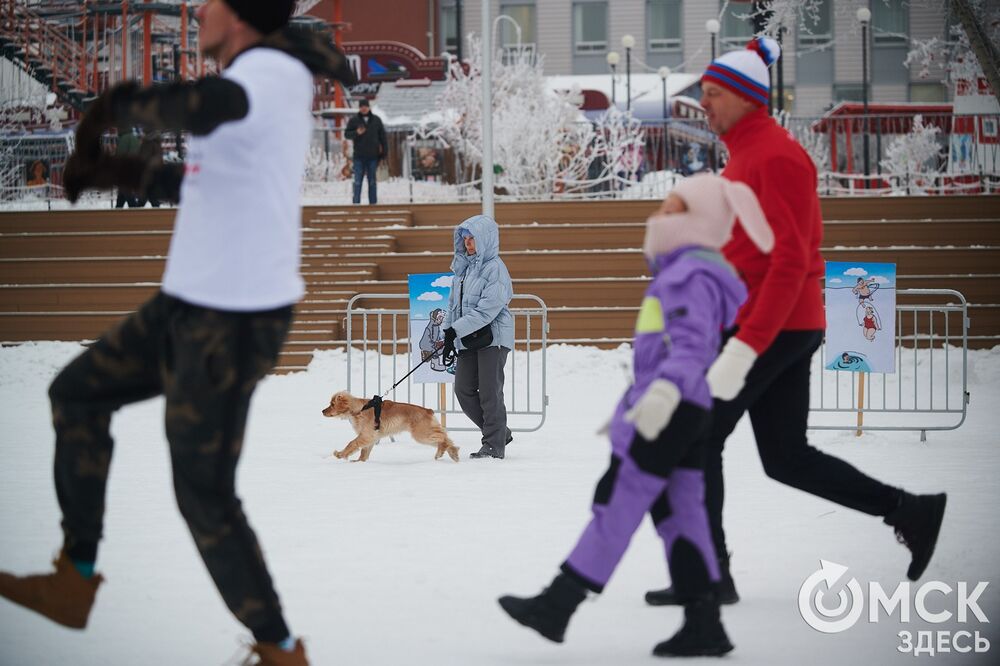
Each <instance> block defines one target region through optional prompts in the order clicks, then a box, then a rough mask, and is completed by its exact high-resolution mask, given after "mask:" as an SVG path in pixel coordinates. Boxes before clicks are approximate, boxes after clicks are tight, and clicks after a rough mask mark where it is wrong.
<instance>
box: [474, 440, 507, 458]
mask: <svg viewBox="0 0 1000 666" xmlns="http://www.w3.org/2000/svg"><path fill="white" fill-rule="evenodd" d="M469 457H470V458H472V459H473V460H477V459H480V458H498V459H500V460H503V454H502V453H500V454H498V453H497V452H496V451H494V450H493V447H491V446H490V445H489V444H483V445H482V446H481V447H480V448H479V450H478V451H475V452H473V453H470V454H469Z"/></svg>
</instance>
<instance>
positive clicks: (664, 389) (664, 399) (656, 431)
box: [625, 379, 681, 441]
mask: <svg viewBox="0 0 1000 666" xmlns="http://www.w3.org/2000/svg"><path fill="white" fill-rule="evenodd" d="M680 401H681V390H680V389H679V388H677V385H676V384H674V383H673V382H671V381H667V380H666V379H654V380H653V382H652V383H651V384H650V385H649V388H647V389H646V392H645V393H643V394H642V396H641V397H640V398H639V399H638V400H636V401H635V404H634V405H632V409H630V410H628V411H627V412H625V420H626V421H628V422H629V423H634V424H635V429H636V430H638V431H639V434H640V435H642V437H643V439H646V440H648V441H653V440H654V439H656V438H657V437H659V436H660V433H661V432H663V429H664V428H666V427H667V423H669V422H670V417H671V416H673V415H674V410H676V409H677V404H678V403H680Z"/></svg>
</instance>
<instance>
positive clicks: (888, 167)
mask: <svg viewBox="0 0 1000 666" xmlns="http://www.w3.org/2000/svg"><path fill="white" fill-rule="evenodd" d="M940 131H941V130H940V129H939V128H938V127H935V126H933V125H925V124H924V119H923V117H922V116H920V115H917V116H914V117H913V127H912V128H911V129H910V132H909V133H908V134H902V135H900V136H897V137H895V138H894V139H892V141H890V142H889V145H888V146H887V147H886V150H885V159H884V160H882V161H881V162H879V164H881V165H882V170H883V171H884V172H885V173H887V174H889V175H890V176H894V177H895V180H896V181H897V183H898V185H897V187H898V188H900V189H909V190H910V191H914V190H915V191H918V192H922V191H926V189H927V188H928V187H930V186H931V185H933V179H932V178H931V177H930V176H932V175H933V174H936V173H937V172H938V171H939V162H940V157H941V145H940V144H939V143H938V134H939V133H940Z"/></svg>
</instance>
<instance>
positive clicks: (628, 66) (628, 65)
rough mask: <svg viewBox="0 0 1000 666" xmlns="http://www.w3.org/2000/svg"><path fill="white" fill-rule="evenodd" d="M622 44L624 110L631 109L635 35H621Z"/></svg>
mask: <svg viewBox="0 0 1000 666" xmlns="http://www.w3.org/2000/svg"><path fill="white" fill-rule="evenodd" d="M622 46H624V47H625V110H626V111H630V110H631V109H632V47H633V46H635V37H633V36H632V35H625V36H624V37H622Z"/></svg>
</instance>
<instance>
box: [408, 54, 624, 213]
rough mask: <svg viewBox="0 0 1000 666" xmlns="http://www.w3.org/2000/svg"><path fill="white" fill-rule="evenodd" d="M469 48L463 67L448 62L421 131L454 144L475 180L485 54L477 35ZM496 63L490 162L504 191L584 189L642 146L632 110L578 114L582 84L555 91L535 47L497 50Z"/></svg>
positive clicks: (543, 194)
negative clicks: (431, 111) (595, 117)
mask: <svg viewBox="0 0 1000 666" xmlns="http://www.w3.org/2000/svg"><path fill="white" fill-rule="evenodd" d="M466 53H467V54H468V59H467V61H466V66H465V67H463V66H462V64H461V63H459V62H458V61H456V60H452V61H451V63H450V68H449V75H448V83H447V86H446V87H445V90H444V92H443V93H442V95H441V96H440V97H439V98H438V103H437V113H436V114H435V115H434V117H433V118H431V119H429V120H428V121H427V122H425V124H424V125H422V126H421V128H420V129H419V130H418V132H417V136H418V137H420V138H438V139H440V140H442V141H444V142H445V143H446V144H447V145H449V146H451V147H452V148H453V149H454V150H455V152H456V154H457V155H458V157H459V160H460V169H461V171H462V176H463V179H464V180H465V181H466V182H470V181H472V180H474V179H476V178H478V174H479V173H481V169H482V168H483V164H482V162H483V150H482V145H483V142H482V101H481V100H482V97H481V95H482V78H481V71H482V63H483V52H482V42H481V40H480V39H479V38H478V37H477V36H475V35H470V36H469V38H468V49H467V51H466ZM501 55H502V56H503V57H501ZM491 67H492V80H493V118H492V124H493V164H492V165H488V166H487V167H486V168H492V169H493V171H494V174H495V180H494V182H495V186H496V187H497V189H498V190H499V192H501V193H504V192H506V193H508V194H509V195H512V196H514V197H516V198H548V197H553V196H560V195H564V196H565V195H571V194H574V193H578V192H582V191H585V190H587V189H590V188H593V187H594V186H596V185H597V184H599V183H601V182H607V181H609V180H611V179H613V178H614V177H615V173H616V171H615V169H618V170H621V165H622V164H623V163H624V162H625V156H626V155H627V154H630V153H629V151H634V150H636V147H640V148H641V146H642V144H643V133H642V129H641V126H640V123H639V122H638V121H636V120H634V119H633V118H632V117H631V116H630V115H627V114H623V113H621V112H619V111H617V110H616V109H612V110H610V111H609V112H608V113H606V114H605V115H604V116H603V117H602V118H601V119H599V120H598V121H597V122H596V123H591V122H589V121H587V120H586V119H585V118H584V117H583V116H582V115H581V114H580V110H579V107H580V104H581V103H582V94H581V93H580V91H579V89H573V90H568V91H560V92H553V91H550V90H549V89H548V87H547V85H546V81H545V77H544V74H543V70H542V67H543V58H542V57H541V56H537V55H536V54H535V53H534V52H533V51H532V50H530V49H527V48H525V49H519V48H515V49H507V50H505V51H503V52H501V51H500V50H499V49H498V50H497V51H496V52H495V53H494V54H493V61H492V65H491ZM626 171H627V170H626Z"/></svg>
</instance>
